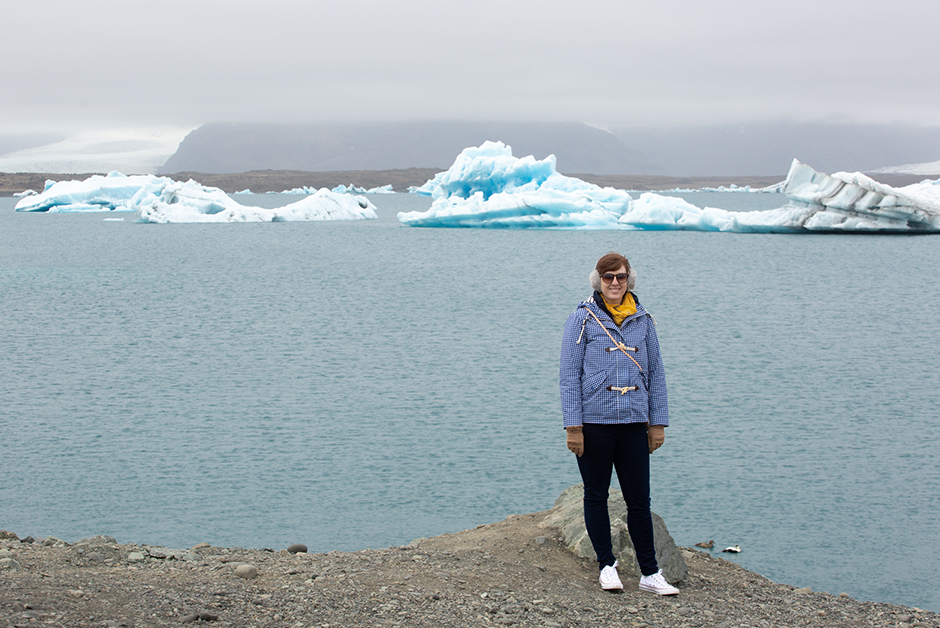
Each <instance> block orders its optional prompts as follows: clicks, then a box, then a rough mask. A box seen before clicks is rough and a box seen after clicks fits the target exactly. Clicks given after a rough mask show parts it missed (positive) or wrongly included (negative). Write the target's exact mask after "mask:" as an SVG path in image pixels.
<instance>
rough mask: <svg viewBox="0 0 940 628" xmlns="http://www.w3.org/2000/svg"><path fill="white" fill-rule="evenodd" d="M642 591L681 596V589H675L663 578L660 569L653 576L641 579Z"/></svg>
mask: <svg viewBox="0 0 940 628" xmlns="http://www.w3.org/2000/svg"><path fill="white" fill-rule="evenodd" d="M640 591H649V592H650V593H656V594H658V595H679V589H677V588H675V587H674V586H672V585H671V584H669V583H668V582H666V579H665V578H663V570H662V569H660V570H659V571H657V572H656V573H654V574H653V575H651V576H641V577H640Z"/></svg>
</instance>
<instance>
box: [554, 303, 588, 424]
mask: <svg viewBox="0 0 940 628" xmlns="http://www.w3.org/2000/svg"><path fill="white" fill-rule="evenodd" d="M580 310H581V308H578V310H575V311H574V312H573V313H572V314H571V315H570V316H569V317H568V320H567V321H565V332H564V334H563V335H562V339H561V360H560V362H561V365H560V368H559V372H558V385H559V388H560V389H561V414H562V417H563V419H564V426H565V427H571V426H573V425H581V417H582V413H581V374H582V373H583V372H584V346H585V344H587V343H586V341H585V339H584V338H582V337H581V336H582V329H583V327H584V319H585V318H586V316H587V315H586V314H585V313H584V312H580ZM579 312H580V315H579ZM579 340H580V342H579Z"/></svg>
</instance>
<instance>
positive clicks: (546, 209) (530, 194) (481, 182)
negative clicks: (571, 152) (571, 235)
mask: <svg viewBox="0 0 940 628" xmlns="http://www.w3.org/2000/svg"><path fill="white" fill-rule="evenodd" d="M412 192H414V193H416V194H421V195H426V196H430V197H432V198H433V199H434V201H433V202H432V203H431V208H430V209H428V210H427V211H424V212H400V213H399V214H398V220H399V221H400V222H402V223H403V224H405V225H408V226H411V227H492V228H539V229H550V228H564V229H617V228H618V223H617V220H618V218H619V217H620V215H621V214H622V213H623V212H624V211H625V210H626V208H627V206H628V205H629V203H630V200H631V197H630V195H629V194H628V193H626V192H624V191H622V190H615V189H613V188H601V187H599V186H596V185H594V184H592V183H587V182H585V181H582V180H580V179H576V178H573V177H566V176H564V175H562V174H559V173H558V172H556V170H555V156H554V155H549V156H548V157H546V158H545V159H543V160H541V161H539V160H536V159H535V158H534V157H532V156H531V155H530V156H528V157H523V158H521V159H520V158H516V157H513V155H512V149H511V148H510V147H509V146H507V145H505V144H503V143H502V142H484V143H483V144H482V145H481V146H479V147H471V148H465V149H464V150H463V151H462V152H461V153H460V155H459V156H458V157H457V159H456V161H454V165H453V166H451V167H450V169H449V170H447V171H446V172H441V173H438V174H437V175H436V176H435V177H434V178H433V179H432V180H430V181H428V182H427V183H425V184H424V185H423V186H421V187H419V188H414V189H412Z"/></svg>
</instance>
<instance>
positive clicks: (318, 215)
mask: <svg viewBox="0 0 940 628" xmlns="http://www.w3.org/2000/svg"><path fill="white" fill-rule="evenodd" d="M141 197H142V199H141V201H140V202H139V203H138V207H139V208H138V210H137V217H138V222H153V223H170V222H295V221H313V220H367V219H375V218H376V217H377V216H376V214H375V205H373V204H372V203H370V202H369V201H368V199H366V198H365V197H364V196H351V195H348V194H335V193H334V192H331V191H330V190H328V189H326V188H322V189H320V190H318V191H317V192H316V193H314V194H311V195H309V196H305V197H304V198H302V199H300V200H299V201H296V202H294V203H290V204H289V205H284V206H283V207H275V208H273V209H266V208H264V207H252V206H247V205H242V204H240V203H238V202H236V201H234V200H233V199H232V198H231V197H230V196H229V195H228V194H226V193H225V192H223V191H222V190H220V189H218V188H210V187H205V186H202V185H200V184H198V183H196V182H195V181H192V180H190V181H187V182H186V183H178V182H175V181H174V182H173V183H172V184H170V185H167V186H166V187H164V188H163V190H162V191H161V193H160V195H159V197H157V198H150V197H148V196H147V193H146V192H144V191H141Z"/></svg>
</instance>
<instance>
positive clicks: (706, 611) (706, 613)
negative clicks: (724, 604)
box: [702, 609, 715, 619]
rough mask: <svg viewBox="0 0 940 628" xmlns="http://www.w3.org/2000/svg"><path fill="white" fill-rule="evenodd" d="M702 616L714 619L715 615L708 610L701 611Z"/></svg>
mask: <svg viewBox="0 0 940 628" xmlns="http://www.w3.org/2000/svg"><path fill="white" fill-rule="evenodd" d="M702 615H705V617H708V618H709V619H712V618H713V617H715V613H713V612H711V611H710V610H708V609H705V610H704V611H702Z"/></svg>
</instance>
